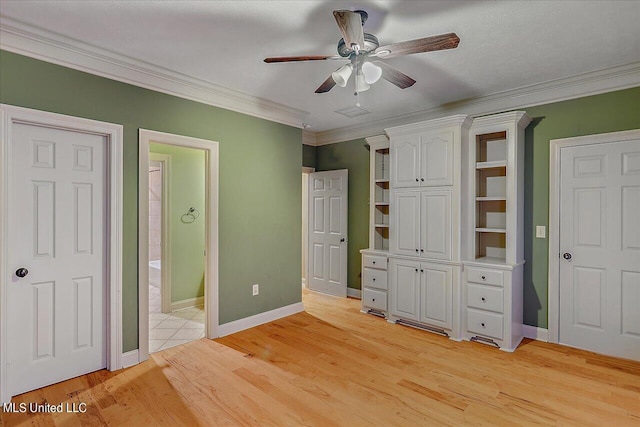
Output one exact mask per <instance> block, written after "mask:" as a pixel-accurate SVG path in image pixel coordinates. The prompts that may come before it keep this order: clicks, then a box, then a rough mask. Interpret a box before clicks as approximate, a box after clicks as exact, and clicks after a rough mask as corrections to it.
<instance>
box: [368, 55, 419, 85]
mask: <svg viewBox="0 0 640 427" xmlns="http://www.w3.org/2000/svg"><path fill="white" fill-rule="evenodd" d="M373 64H375V65H377V66H378V67H380V68H382V78H383V79H385V80H387V81H388V82H391V83H393V84H394V85H396V86H398V87H399V88H400V89H406V88H408V87H411V86H413V85H414V84H415V82H416V81H415V80H413V79H412V78H411V77H409V76H407V75H406V74H405V73H403V72H401V71H398V70H396V69H395V68H393V67H392V66H390V65H387V64H385V63H384V62H382V61H373Z"/></svg>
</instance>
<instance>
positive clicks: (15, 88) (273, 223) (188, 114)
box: [0, 51, 302, 351]
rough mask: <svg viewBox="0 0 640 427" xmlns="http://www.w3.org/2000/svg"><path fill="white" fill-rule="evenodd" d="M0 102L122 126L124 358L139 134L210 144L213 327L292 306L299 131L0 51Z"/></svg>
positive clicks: (134, 307)
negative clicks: (215, 203) (214, 164)
mask: <svg viewBox="0 0 640 427" xmlns="http://www.w3.org/2000/svg"><path fill="white" fill-rule="evenodd" d="M0 102H2V103H6V104H11V105H17V106H22V107H29V108H34V109H38V110H45V111H52V112H56V113H61V114H68V115H71V116H77V117H86V118H90V119H95V120H101V121H106V122H111V123H118V124H121V125H123V126H124V200H123V209H124V218H123V228H124V230H123V231H124V238H123V251H124V254H123V256H124V262H123V295H122V305H123V307H122V309H123V335H124V336H123V339H124V343H123V350H124V351H129V350H133V349H135V348H137V346H138V330H137V327H138V278H137V274H138V261H137V259H138V225H137V221H138V215H137V212H138V184H137V182H138V129H139V128H144V129H151V130H156V131H161V132H168V133H173V134H178V135H186V136H192V137H197V138H203V139H209V140H214V141H218V142H219V143H220V168H219V182H220V188H219V206H220V207H219V247H220V254H219V272H218V275H219V294H218V295H219V307H220V315H219V322H220V324H224V323H228V322H231V321H233V320H236V319H240V318H243V317H247V316H251V315H254V314H257V313H261V312H265V311H268V310H272V309H276V308H279V307H283V306H286V305H289V304H293V303H297V302H300V301H301V288H300V264H301V250H300V242H301V239H302V238H301V227H302V225H301V221H302V220H301V215H300V206H301V203H302V201H301V197H302V189H301V180H300V167H301V166H300V163H301V160H300V159H301V158H302V144H301V141H302V132H301V130H300V129H296V128H293V127H289V126H285V125H281V124H277V123H274V122H270V121H267V120H262V119H258V118H255V117H250V116H247V115H243V114H239V113H235V112H233V111H229V110H224V109H221V108H216V107H212V106H209V105H205V104H201V103H198V102H194V101H189V100H185V99H182V98H178V97H175V96H171V95H166V94H163V93H159V92H155V91H152V90H147V89H143V88H140V87H137V86H133V85H129V84H125V83H120V82H116V81H113V80H109V79H106V78H102V77H98V76H95V75H91V74H88V73H83V72H79V71H75V70H72V69H68V68H65V67H61V66H58V65H54V64H50V63H46V62H43V61H39V60H35V59H31V58H27V57H24V56H21V55H17V54H13V53H9V52H5V51H1V52H0ZM145 244H146V242H145ZM253 283H259V284H260V285H261V286H260V295H258V296H256V297H252V296H251V285H252V284H253Z"/></svg>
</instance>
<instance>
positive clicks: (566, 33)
mask: <svg viewBox="0 0 640 427" xmlns="http://www.w3.org/2000/svg"><path fill="white" fill-rule="evenodd" d="M335 9H351V10H355V9H364V10H366V11H367V12H368V13H369V20H368V21H367V23H366V24H365V31H366V32H370V33H373V34H375V35H376V36H377V37H378V39H379V40H380V43H381V45H383V44H388V43H391V42H397V41H404V40H411V39H415V38H420V37H426V36H431V35H436V34H442V33H448V32H455V33H457V34H458V36H459V37H460V40H461V41H460V45H459V47H458V48H457V49H453V50H447V51H440V52H430V53H422V54H415V55H411V56H405V57H399V58H392V59H389V60H388V61H387V62H388V63H389V64H390V65H392V66H394V67H395V68H397V69H399V70H401V71H402V72H404V73H406V74H408V75H409V76H411V77H413V78H414V79H415V80H417V83H416V84H415V85H414V86H413V87H411V88H408V89H404V90H401V89H398V88H397V87H395V86H393V85H391V84H390V83H388V82H386V81H383V80H381V81H380V82H378V83H376V84H375V85H373V86H372V88H371V89H370V90H369V91H367V92H363V93H362V94H361V95H360V98H361V99H360V102H361V105H362V108H365V109H367V110H369V111H370V112H371V113H370V114H367V115H364V116H359V117H355V118H347V117H344V116H342V115H339V114H337V113H336V112H335V110H339V109H343V108H346V107H351V106H353V105H354V104H355V97H354V96H353V89H351V88H349V87H347V88H341V87H338V86H336V87H334V88H333V89H332V90H331V91H330V92H328V93H325V94H315V93H314V90H315V89H316V88H317V87H318V86H319V85H320V84H321V83H322V82H323V81H324V80H325V79H326V78H327V77H328V76H329V74H330V73H331V72H332V71H333V70H335V69H336V68H337V67H338V66H340V65H341V64H342V63H343V61H321V62H306V63H282V64H266V63H264V62H263V61H262V60H263V59H264V58H265V57H267V56H291V55H307V54H310V55H331V54H335V52H336V44H337V41H338V40H339V39H340V37H341V36H340V33H339V30H338V28H337V26H336V23H335V20H334V18H333V15H332V11H333V10H335ZM0 14H1V18H2V21H0V24H1V26H2V28H3V29H4V30H5V32H3V33H2V39H0V47H2V48H4V49H8V50H12V51H17V52H20V53H26V54H31V56H36V57H42V58H44V59H47V52H45V51H43V49H45V48H43V47H42V46H41V47H40V48H39V49H40V52H39V53H38V52H35V51H36V50H37V49H36V48H35V47H33V46H32V44H33V43H34V41H33V40H35V39H36V38H38V37H39V38H40V41H41V42H42V40H46V43H44V42H42V43H41V44H42V45H43V46H46V49H48V50H49V51H50V52H54V49H53V47H52V46H54V45H56V47H57V49H59V50H60V49H63V50H61V51H60V52H62V53H60V54H59V55H63V54H64V55H66V54H68V52H69V51H71V50H72V49H71V47H73V49H75V51H74V52H75V53H78V52H81V53H82V54H83V55H84V56H88V57H90V58H89V59H90V61H92V62H91V65H90V66H86V65H85V66H84V68H83V67H81V66H78V67H76V68H80V69H87V70H90V71H93V72H96V73H97V74H102V75H113V76H115V77H116V78H118V76H117V72H115V71H113V70H112V69H110V68H109V67H111V68H113V67H116V66H119V67H121V68H126V67H127V66H128V65H130V66H129V67H128V68H130V69H133V68H135V70H137V72H142V73H143V74H144V73H148V74H152V73H154V72H155V73H156V76H155V77H154V76H151V77H149V76H147V77H146V80H147V81H148V82H149V83H148V85H151V82H152V81H154V80H153V79H154V78H157V75H160V74H162V75H166V76H168V75H170V76H172V79H173V80H174V81H178V80H180V81H181V82H182V83H185V82H190V83H191V86H192V87H191V89H194V88H195V87H196V86H197V87H198V88H201V89H202V88H205V89H207V90H209V91H211V92H212V93H213V95H212V96H213V97H215V96H219V97H220V96H222V97H224V96H227V97H230V98H234V97H236V98H237V99H236V100H240V101H241V102H240V104H242V102H245V103H252V104H253V105H254V106H255V105H256V104H260V105H259V108H260V109H261V111H262V112H261V113H258V114H254V115H258V116H262V117H268V118H272V119H275V120H277V121H281V122H286V123H289V124H293V125H297V126H301V124H302V122H305V123H308V124H310V125H311V128H309V130H310V131H313V132H318V133H319V134H318V135H322V134H327V135H328V134H330V133H331V132H335V131H336V129H337V130H338V131H340V130H345V131H347V130H350V129H351V130H352V132H343V133H344V134H345V135H352V136H365V135H358V133H364V134H366V133H367V132H369V133H370V132H371V131H370V130H367V129H371V128H372V127H373V128H375V125H376V124H379V123H393V121H394V120H395V121H398V122H401V121H402V119H398V117H402V116H404V117H412V118H413V117H421V114H422V113H424V115H425V116H426V115H427V114H426V112H428V111H442V110H446V109H447V108H449V107H450V108H451V109H453V107H454V106H456V105H462V104H464V103H465V102H466V101H469V102H466V103H467V104H468V105H473V104H474V102H475V103H478V102H480V101H486V100H491V99H495V97H496V96H500V94H502V93H509V94H510V97H511V98H512V99H513V98H514V97H515V98H518V97H521V96H526V95H527V93H528V92H533V91H535V90H536V88H539V87H542V88H544V90H545V91H546V92H545V93H547V92H548V93H549V94H550V96H547V98H549V99H554V97H553V96H551V95H552V94H553V91H554V90H556V89H554V87H555V86H554V85H553V84H552V83H553V82H557V85H556V86H557V87H560V86H561V85H562V84H563V83H567V84H569V86H570V85H571V84H573V85H574V86H576V85H577V84H578V83H579V84H584V83H585V81H584V80H585V78H582V79H580V78H578V79H577V80H576V77H575V76H590V74H588V73H591V72H597V73H596V74H594V75H595V76H600V75H601V74H602V70H605V74H606V70H614V72H615V73H619V72H620V71H619V70H620V69H621V68H620V66H626V67H627V68H624V67H623V68H622V69H623V70H626V71H625V72H626V73H627V74H629V73H631V74H632V76H631V77H632V78H631V79H630V80H629V79H627V80H624V82H623V83H620V86H630V85H638V84H640V83H639V82H640V78H639V77H638V75H639V73H640V66H639V64H640V24H639V22H640V2H639V1H616V2H614V1H577V2H575V1H360V2H352V1H9V0H3V1H2V2H0ZM18 30H19V31H18ZM16 34H19V35H20V37H21V38H20V40H18V41H16V39H15V37H16ZM30 49H31V50H30ZM65 49H66V50H65ZM92 54H93V57H91V55H92ZM64 55H63V56H64ZM50 56H53V53H51V54H50ZM77 57H78V55H76V56H74V57H73V58H76V59H73V58H71V57H69V58H70V59H67V60H65V61H62V60H58V61H57V62H61V63H64V64H65V65H70V66H74V62H82V61H80V60H78V59H77ZM49 59H50V58H49ZM100 61H102V62H104V64H102V62H100ZM101 64H102V65H101ZM101 67H102V68H101ZM629 67H631V68H629ZM629 70H630V71H629ZM585 73H586V74H585ZM598 73H600V74H598ZM607 76H608V78H609V77H611V75H609V74H607ZM614 77H615V75H614ZM627 77H628V76H627ZM589 79H591V80H593V78H592V77H589V78H588V79H587V80H589ZM123 80H126V79H123ZM134 80H135V79H134ZM138 80H140V81H143V79H142V78H139V79H138ZM591 80H589V81H588V82H587V83H589V82H591ZM549 82H552V83H551V84H550V83H549ZM576 82H578V83H576ZM540 84H542V85H540ZM142 85H145V83H143V84H142ZM156 86H158V85H156ZM160 86H161V84H160ZM183 86H184V85H183ZM565 86H566V85H565ZM607 87H608V88H610V87H612V86H607ZM613 87H614V88H617V86H616V85H614V86H613ZM194 90H195V89H194ZM558 90H559V89H558ZM576 90H578V91H579V90H582V89H575V90H574V91H573V92H567V95H564V96H565V97H571V96H576V93H575V91H576ZM165 91H166V92H170V93H178V94H179V93H180V92H181V91H180V90H175V89H174V90H172V89H165ZM505 91H506V92H505ZM596 91H597V90H596ZM600 91H603V90H600ZM187 92H188V91H187ZM192 93H193V92H192ZM571 94H573V95H571ZM187 97H189V95H188V94H187ZM191 98H194V99H199V98H198V96H197V95H193V96H191ZM543 98H544V97H543ZM547 98H544V99H542V98H541V100H540V101H539V102H543V101H544V100H545V99H547ZM461 101H462V102H461ZM205 102H206V100H205ZM521 102H534V101H530V100H529V101H524V100H523V101H521ZM210 103H212V104H214V105H215V104H216V102H215V101H212V102H210ZM274 103H275V104H274ZM240 104H238V105H240ZM517 104H518V103H517V102H516V103H515V104H514V105H517ZM218 105H224V102H222V103H218ZM520 105H528V104H520ZM508 107H510V106H509V105H506V107H503V108H508ZM234 109H237V110H239V111H243V108H242V106H241V105H240V106H239V107H237V108H234ZM491 109H494V110H496V109H500V107H488V106H487V107H486V108H485V110H491ZM270 111H273V112H274V113H273V114H276V113H275V112H277V117H275V118H273V117H270V114H271V113H270ZM247 112H249V113H251V111H250V109H249V110H247ZM484 112H489V111H484ZM284 116H288V118H286V119H283V118H282V117H284ZM414 121H416V120H414Z"/></svg>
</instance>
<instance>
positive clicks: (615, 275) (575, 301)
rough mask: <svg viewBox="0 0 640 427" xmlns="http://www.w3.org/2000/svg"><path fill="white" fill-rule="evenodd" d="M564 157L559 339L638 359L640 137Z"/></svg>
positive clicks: (564, 152) (571, 151) (576, 150)
mask: <svg viewBox="0 0 640 427" xmlns="http://www.w3.org/2000/svg"><path fill="white" fill-rule="evenodd" d="M560 162H561V163H560V167H561V172H560V256H561V259H560V283H559V285H560V306H559V307H560V310H559V312H560V322H559V324H560V330H559V342H560V343H562V344H567V345H570V346H573V347H579V348H584V349H588V350H592V351H596V352H598V353H604V354H609V355H614V356H620V357H625V358H630V359H636V360H640V140H635V141H625V142H612V143H604V144H595V145H582V146H577V147H565V148H562V149H561V155H560Z"/></svg>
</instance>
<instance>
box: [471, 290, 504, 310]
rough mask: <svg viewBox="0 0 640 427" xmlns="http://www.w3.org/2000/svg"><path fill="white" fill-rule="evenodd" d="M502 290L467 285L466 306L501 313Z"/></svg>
mask: <svg viewBox="0 0 640 427" xmlns="http://www.w3.org/2000/svg"><path fill="white" fill-rule="evenodd" d="M503 292H504V291H503V290H502V288H496V287H491V286H482V285H474V284H473V283H469V284H467V306H468V307H475V308H479V309H481V310H490V311H495V312H497V313H502V312H503Z"/></svg>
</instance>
